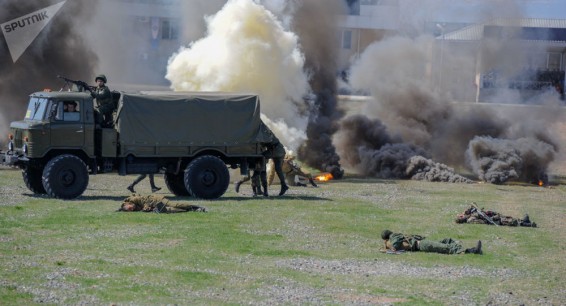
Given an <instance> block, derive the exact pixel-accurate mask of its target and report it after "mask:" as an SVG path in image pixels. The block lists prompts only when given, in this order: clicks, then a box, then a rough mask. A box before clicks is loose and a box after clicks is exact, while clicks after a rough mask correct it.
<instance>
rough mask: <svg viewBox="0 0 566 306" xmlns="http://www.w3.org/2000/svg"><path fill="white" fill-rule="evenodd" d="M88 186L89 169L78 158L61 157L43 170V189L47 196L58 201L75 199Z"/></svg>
mask: <svg viewBox="0 0 566 306" xmlns="http://www.w3.org/2000/svg"><path fill="white" fill-rule="evenodd" d="M87 186H88V169H87V167H86V164H85V163H84V162H83V161H82V160H81V159H80V158H78V157H77V156H75V155H70V154H63V155H59V156H57V157H55V158H53V159H52V160H50V161H49V162H48V163H47V165H46V166H45V169H43V187H44V188H45V191H46V192H47V194H48V195H49V196H51V197H54V198H58V199H74V198H77V197H78V196H80V195H81V194H83V192H84V191H85V190H86V187H87Z"/></svg>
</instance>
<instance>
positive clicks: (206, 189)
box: [185, 155, 230, 199]
mask: <svg viewBox="0 0 566 306" xmlns="http://www.w3.org/2000/svg"><path fill="white" fill-rule="evenodd" d="M229 184H230V173H228V168H227V167H226V164H224V162H223V161H222V160H221V159H220V158H218V157H216V156H212V155H204V156H201V157H198V158H197V159H195V160H193V161H192V162H191V163H189V165H188V166H187V169H186V170H185V186H186V187H187V190H188V191H189V193H191V194H192V195H193V196H195V197H197V198H201V199H217V198H219V197H221V196H222V195H223V194H224V193H225V192H226V190H227V189H228V185H229Z"/></svg>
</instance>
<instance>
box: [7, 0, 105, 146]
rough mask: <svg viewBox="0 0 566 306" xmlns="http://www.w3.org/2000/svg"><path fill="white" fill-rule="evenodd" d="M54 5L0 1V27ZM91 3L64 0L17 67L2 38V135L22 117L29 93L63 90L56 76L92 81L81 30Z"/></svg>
mask: <svg viewBox="0 0 566 306" xmlns="http://www.w3.org/2000/svg"><path fill="white" fill-rule="evenodd" d="M58 2H60V1H55V0H53V1H20V0H5V1H2V3H1V9H0V23H3V22H6V21H9V20H12V19H15V18H18V17H20V16H23V15H26V14H29V13H31V12H34V11H36V10H39V9H42V8H45V7H47V6H50V5H53V4H55V3H58ZM95 5H96V1H87V0H83V1H67V2H66V3H65V4H64V5H63V6H62V8H61V9H60V10H59V12H58V13H57V14H56V15H55V16H54V17H53V19H52V20H51V21H50V23H49V24H47V26H46V27H45V28H44V29H43V31H42V32H41V33H40V34H39V35H38V37H37V38H36V39H35V40H34V41H33V42H32V43H31V45H30V46H29V47H28V49H27V50H26V51H25V52H24V53H23V54H22V56H21V57H20V58H19V59H18V60H17V61H16V62H15V63H14V62H13V61H12V58H11V56H10V52H9V49H8V46H7V44H6V41H5V40H4V39H2V40H0V101H1V102H0V111H1V112H0V113H1V116H0V135H6V134H7V132H8V129H9V124H10V122H11V121H14V120H21V119H22V118H23V115H24V112H25V109H26V107H27V100H28V96H29V94H30V93H32V92H35V91H41V90H43V89H44V88H51V89H53V90H58V89H59V88H61V86H62V85H63V83H62V82H61V80H60V79H58V78H57V75H64V76H67V77H69V78H76V79H83V80H88V81H91V79H92V78H93V70H94V68H95V67H96V65H97V63H98V58H97V56H96V54H95V53H93V52H92V51H91V50H90V48H89V47H88V46H87V44H86V42H85V40H84V33H81V32H80V30H79V29H80V28H81V27H82V26H84V25H85V24H86V23H88V22H89V20H90V19H91V16H90V14H89V12H92V11H93V9H94V7H95ZM2 138H4V137H2ZM2 140H4V139H2ZM0 141H1V140H0Z"/></svg>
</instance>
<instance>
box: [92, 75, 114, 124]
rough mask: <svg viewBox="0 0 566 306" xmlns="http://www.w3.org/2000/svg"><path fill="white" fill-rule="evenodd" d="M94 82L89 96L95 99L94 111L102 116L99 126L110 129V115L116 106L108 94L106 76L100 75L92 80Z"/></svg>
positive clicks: (109, 93) (111, 122)
mask: <svg viewBox="0 0 566 306" xmlns="http://www.w3.org/2000/svg"><path fill="white" fill-rule="evenodd" d="M94 81H95V82H96V87H95V88H94V89H92V90H91V92H90V95H91V96H92V97H93V98H94V99H96V109H97V110H98V112H99V114H100V115H101V116H102V122H101V125H102V126H103V127H112V126H113V118H112V113H113V112H114V109H115V108H116V106H115V105H114V101H113V99H112V92H110V88H108V86H106V81H107V79H106V76H105V75H104V74H100V75H98V76H96V78H94Z"/></svg>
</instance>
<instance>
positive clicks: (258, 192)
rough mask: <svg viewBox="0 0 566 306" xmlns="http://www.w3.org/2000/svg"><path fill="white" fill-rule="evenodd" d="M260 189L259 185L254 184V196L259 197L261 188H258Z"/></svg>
mask: <svg viewBox="0 0 566 306" xmlns="http://www.w3.org/2000/svg"><path fill="white" fill-rule="evenodd" d="M258 189H259V188H258V186H256V185H253V186H252V190H253V196H254V197H257V195H258V194H261V190H258Z"/></svg>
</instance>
